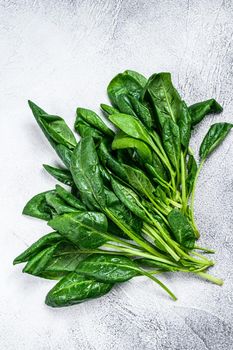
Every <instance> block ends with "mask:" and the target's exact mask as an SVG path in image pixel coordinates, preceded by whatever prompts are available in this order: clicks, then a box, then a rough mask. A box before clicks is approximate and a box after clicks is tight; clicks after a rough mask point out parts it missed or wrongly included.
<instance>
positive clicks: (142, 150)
mask: <svg viewBox="0 0 233 350" xmlns="http://www.w3.org/2000/svg"><path fill="white" fill-rule="evenodd" d="M125 148H134V149H136V150H137V152H138V154H139V156H140V157H141V159H142V160H143V161H144V162H146V163H152V152H151V150H150V148H149V147H148V146H147V144H146V143H145V142H143V141H141V140H137V139H134V138H132V137H130V136H128V135H126V134H125V133H123V132H119V133H118V134H117V135H116V136H115V138H114V140H113V143H112V149H114V150H115V149H125Z"/></svg>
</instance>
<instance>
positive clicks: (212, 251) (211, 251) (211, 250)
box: [194, 245, 215, 254]
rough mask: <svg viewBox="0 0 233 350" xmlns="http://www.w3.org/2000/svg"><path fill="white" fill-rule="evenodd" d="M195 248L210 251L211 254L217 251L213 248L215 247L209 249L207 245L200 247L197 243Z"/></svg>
mask: <svg viewBox="0 0 233 350" xmlns="http://www.w3.org/2000/svg"><path fill="white" fill-rule="evenodd" d="M194 249H197V250H203V251H204V252H205V253H209V254H214V253H215V250H213V249H209V248H205V247H199V246H198V245H195V246H194Z"/></svg>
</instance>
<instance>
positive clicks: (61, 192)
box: [56, 185, 86, 211]
mask: <svg viewBox="0 0 233 350" xmlns="http://www.w3.org/2000/svg"><path fill="white" fill-rule="evenodd" d="M56 193H57V194H58V196H59V197H60V198H62V199H63V201H65V202H66V203H68V204H69V205H70V206H72V207H73V208H75V209H76V211H77V210H80V211H84V210H86V208H85V206H84V204H83V203H82V202H81V201H80V200H79V199H78V198H76V197H75V196H74V195H73V194H72V193H70V192H68V191H67V190H65V189H64V188H63V187H62V186H60V185H56Z"/></svg>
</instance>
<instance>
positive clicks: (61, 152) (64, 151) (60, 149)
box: [55, 144, 73, 169]
mask: <svg viewBox="0 0 233 350" xmlns="http://www.w3.org/2000/svg"><path fill="white" fill-rule="evenodd" d="M55 151H56V152H57V154H58V156H59V157H60V158H61V160H62V161H63V163H64V164H65V166H66V167H67V168H68V169H70V162H71V156H72V154H73V152H72V151H71V150H70V149H69V148H67V147H66V146H64V145H62V144H59V145H56V146H55Z"/></svg>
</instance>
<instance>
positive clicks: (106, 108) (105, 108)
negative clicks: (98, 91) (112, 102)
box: [100, 103, 119, 115]
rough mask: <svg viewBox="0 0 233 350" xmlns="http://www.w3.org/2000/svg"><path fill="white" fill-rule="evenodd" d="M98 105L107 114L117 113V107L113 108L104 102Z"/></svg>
mask: <svg viewBox="0 0 233 350" xmlns="http://www.w3.org/2000/svg"><path fill="white" fill-rule="evenodd" d="M100 107H101V109H102V110H103V111H104V112H105V113H106V114H107V115H111V114H115V113H119V110H118V109H116V108H114V107H112V106H109V105H106V104H104V103H101V105H100Z"/></svg>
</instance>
